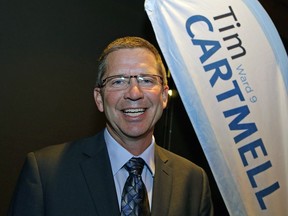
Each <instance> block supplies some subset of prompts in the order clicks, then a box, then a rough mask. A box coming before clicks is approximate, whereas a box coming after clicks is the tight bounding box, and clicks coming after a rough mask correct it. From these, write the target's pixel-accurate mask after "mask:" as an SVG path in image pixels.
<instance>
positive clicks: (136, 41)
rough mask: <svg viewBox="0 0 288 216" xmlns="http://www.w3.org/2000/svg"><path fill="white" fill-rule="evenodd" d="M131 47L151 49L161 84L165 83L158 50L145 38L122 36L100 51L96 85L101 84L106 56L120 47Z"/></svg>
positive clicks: (164, 74) (164, 71) (164, 72)
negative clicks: (161, 80) (161, 78)
mask: <svg viewBox="0 0 288 216" xmlns="http://www.w3.org/2000/svg"><path fill="white" fill-rule="evenodd" d="M133 48H145V49H148V50H149V51H151V52H152V53H153V54H154V56H155V58H156V61H157V66H158V70H159V74H160V75H161V76H162V77H163V85H167V75H166V70H165V67H164V64H163V61H162V58H161V55H160V54H159V52H158V50H157V49H156V48H155V46H154V45H152V44H151V43H150V42H148V41H147V40H145V39H143V38H140V37H122V38H118V39H116V40H114V41H112V42H111V43H110V44H109V45H108V46H107V47H106V48H105V49H104V51H103V52H102V54H101V55H100V57H99V59H98V73H97V77H96V86H97V87H99V86H101V84H102V79H103V76H104V74H105V72H106V69H107V56H108V55H109V54H110V53H112V52H114V51H117V50H120V49H133Z"/></svg>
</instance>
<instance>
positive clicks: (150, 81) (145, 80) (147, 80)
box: [140, 77, 155, 85]
mask: <svg viewBox="0 0 288 216" xmlns="http://www.w3.org/2000/svg"><path fill="white" fill-rule="evenodd" d="M140 82H141V83H142V84H145V85H150V84H154V83H155V80H154V79H153V78H152V77H142V78H141V79H140Z"/></svg>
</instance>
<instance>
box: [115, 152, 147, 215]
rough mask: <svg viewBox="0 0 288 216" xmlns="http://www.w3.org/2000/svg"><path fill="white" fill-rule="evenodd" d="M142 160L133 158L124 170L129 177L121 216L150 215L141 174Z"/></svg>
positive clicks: (124, 189)
mask: <svg viewBox="0 0 288 216" xmlns="http://www.w3.org/2000/svg"><path fill="white" fill-rule="evenodd" d="M144 164H145V162H144V160H143V159H142V158H134V157H133V158H131V159H130V160H129V161H128V162H127V163H126V164H125V165H124V168H125V169H126V170H127V171H128V172H129V177H128V178H127V180H126V183H125V185H124V188H123V193H122V199H121V216H128V215H129V216H148V215H150V208H149V201H148V197H147V191H146V187H145V184H144V182H143V181H142V177H141V173H142V170H143V167H144Z"/></svg>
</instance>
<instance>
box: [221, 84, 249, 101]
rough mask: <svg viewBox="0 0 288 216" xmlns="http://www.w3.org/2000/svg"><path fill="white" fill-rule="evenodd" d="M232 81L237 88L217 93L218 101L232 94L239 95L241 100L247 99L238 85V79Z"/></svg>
mask: <svg viewBox="0 0 288 216" xmlns="http://www.w3.org/2000/svg"><path fill="white" fill-rule="evenodd" d="M232 83H233V85H234V87H235V88H234V89H231V90H229V91H227V92H224V93H222V94H219V95H217V96H216V98H217V100H218V102H220V101H223V100H226V99H228V98H230V97H232V96H235V95H238V96H239V98H240V100H241V101H244V100H245V99H244V96H243V94H242V92H241V89H240V88H239V85H238V83H237V81H236V80H233V81H232Z"/></svg>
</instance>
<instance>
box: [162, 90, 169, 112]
mask: <svg viewBox="0 0 288 216" xmlns="http://www.w3.org/2000/svg"><path fill="white" fill-rule="evenodd" d="M168 90H169V86H168V85H166V86H163V92H162V100H163V109H165V108H166V107H167V104H168V98H169V96H168Z"/></svg>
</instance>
